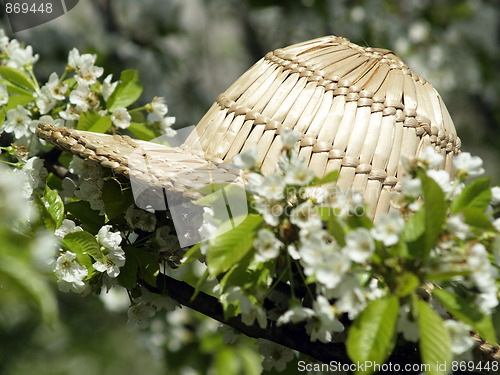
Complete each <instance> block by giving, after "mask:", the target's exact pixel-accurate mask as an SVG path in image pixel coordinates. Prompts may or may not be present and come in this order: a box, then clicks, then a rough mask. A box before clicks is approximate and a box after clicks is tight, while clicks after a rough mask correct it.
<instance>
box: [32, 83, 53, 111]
mask: <svg viewBox="0 0 500 375" xmlns="http://www.w3.org/2000/svg"><path fill="white" fill-rule="evenodd" d="M36 96H37V98H36V100H35V103H36V105H37V107H38V109H39V111H40V113H41V114H42V115H44V114H46V113H49V112H50V110H51V109H52V108H54V107H55V105H56V100H55V99H54V98H53V97H52V94H51V92H50V89H49V88H48V87H46V86H43V87H42V88H41V89H40V90H38V91H37V93H36Z"/></svg>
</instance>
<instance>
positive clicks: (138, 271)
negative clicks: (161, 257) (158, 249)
mask: <svg viewBox="0 0 500 375" xmlns="http://www.w3.org/2000/svg"><path fill="white" fill-rule="evenodd" d="M123 250H124V251H125V265H124V266H123V267H121V268H120V274H119V275H118V282H119V283H120V285H122V286H123V287H125V288H127V289H131V288H132V287H133V286H134V285H135V283H136V281H137V277H138V276H139V277H141V278H142V280H144V281H145V282H147V283H148V284H149V285H151V286H156V276H157V274H158V271H159V269H160V265H159V263H158V259H157V258H156V257H155V256H154V255H153V254H151V253H149V252H147V251H145V250H144V249H137V248H134V247H125V248H124V249H123Z"/></svg>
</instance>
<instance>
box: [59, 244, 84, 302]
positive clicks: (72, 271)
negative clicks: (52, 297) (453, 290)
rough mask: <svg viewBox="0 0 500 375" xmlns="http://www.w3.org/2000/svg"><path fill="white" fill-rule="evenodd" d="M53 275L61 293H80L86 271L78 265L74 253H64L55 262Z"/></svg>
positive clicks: (82, 288)
mask: <svg viewBox="0 0 500 375" xmlns="http://www.w3.org/2000/svg"><path fill="white" fill-rule="evenodd" d="M54 273H55V275H56V276H57V285H58V287H59V289H60V290H61V291H63V292H69V291H72V292H75V293H81V292H83V290H84V289H85V283H84V282H83V280H84V279H85V278H86V277H87V275H88V271H87V269H86V268H85V267H83V266H82V265H81V264H79V263H78V261H77V259H76V254H75V253H72V252H71V251H66V252H65V253H64V254H62V255H60V256H59V257H58V258H57V260H56V262H55V265H54Z"/></svg>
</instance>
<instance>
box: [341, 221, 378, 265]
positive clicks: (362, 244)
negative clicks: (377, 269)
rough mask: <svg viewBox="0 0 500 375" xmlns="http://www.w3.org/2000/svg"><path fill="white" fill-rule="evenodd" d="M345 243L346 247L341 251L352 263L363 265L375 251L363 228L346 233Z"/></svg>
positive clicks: (367, 232) (373, 243) (370, 238)
mask: <svg viewBox="0 0 500 375" xmlns="http://www.w3.org/2000/svg"><path fill="white" fill-rule="evenodd" d="M345 242H346V246H345V247H344V249H343V251H344V253H345V254H346V255H347V256H348V257H349V258H351V260H352V261H353V262H357V263H363V262H364V261H366V260H367V259H368V258H369V257H370V256H371V255H372V254H373V252H374V251H375V242H374V241H373V238H372V237H371V236H370V232H369V231H368V230H367V229H365V228H358V229H356V230H354V231H351V232H349V233H347V235H346V236H345Z"/></svg>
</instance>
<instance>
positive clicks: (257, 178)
mask: <svg viewBox="0 0 500 375" xmlns="http://www.w3.org/2000/svg"><path fill="white" fill-rule="evenodd" d="M245 177H246V179H247V183H246V188H247V190H248V191H249V192H251V193H254V194H259V190H260V187H261V185H262V183H263V182H264V177H263V176H262V175H260V174H258V173H254V172H252V173H249V174H247V175H246V176H245Z"/></svg>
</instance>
